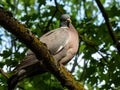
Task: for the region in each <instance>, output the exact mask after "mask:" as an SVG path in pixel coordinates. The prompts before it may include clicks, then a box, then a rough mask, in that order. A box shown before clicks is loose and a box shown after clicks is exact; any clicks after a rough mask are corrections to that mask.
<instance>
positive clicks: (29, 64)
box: [8, 14, 79, 90]
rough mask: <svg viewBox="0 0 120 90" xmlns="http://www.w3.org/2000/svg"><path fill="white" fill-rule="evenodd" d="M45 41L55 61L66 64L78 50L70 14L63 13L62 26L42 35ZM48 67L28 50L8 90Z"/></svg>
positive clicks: (77, 41) (16, 69) (10, 81)
mask: <svg viewBox="0 0 120 90" xmlns="http://www.w3.org/2000/svg"><path fill="white" fill-rule="evenodd" d="M40 41H41V42H42V43H45V44H46V45H47V47H48V50H49V51H50V53H51V55H53V58H54V60H55V63H60V64H63V65H65V64H66V63H67V62H69V61H70V60H71V59H72V58H73V56H74V55H75V54H76V53H77V50H78V46H79V45H78V44H79V39H78V33H77V31H76V29H75V28H74V27H73V25H72V24H71V19H70V16H69V15H67V14H63V15H62V16H61V17H60V28H57V29H55V30H51V31H49V32H48V33H46V34H44V35H43V36H42V37H40ZM46 70H47V69H46V68H45V67H44V66H42V65H40V61H39V60H37V58H36V56H35V55H34V53H33V52H32V51H31V50H28V51H27V55H26V56H25V58H24V60H23V61H22V62H21V63H20V64H19V65H18V66H17V67H16V68H15V70H14V71H15V74H14V75H13V76H12V77H11V78H10V79H9V80H8V90H12V88H14V87H15V85H16V84H17V82H18V81H20V80H22V79H23V78H25V77H28V76H32V75H35V74H40V73H43V72H46Z"/></svg>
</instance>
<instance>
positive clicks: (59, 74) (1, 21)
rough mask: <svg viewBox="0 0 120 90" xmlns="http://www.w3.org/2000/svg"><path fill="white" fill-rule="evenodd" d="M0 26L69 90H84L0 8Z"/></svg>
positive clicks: (26, 30) (29, 34) (41, 46)
mask: <svg viewBox="0 0 120 90" xmlns="http://www.w3.org/2000/svg"><path fill="white" fill-rule="evenodd" d="M0 25H1V26H2V27H4V28H5V29H6V30H7V31H9V32H10V33H12V34H13V35H15V36H16V37H17V38H18V39H19V40H20V41H21V42H22V43H24V44H25V45H26V46H27V47H28V48H30V49H31V50H32V51H33V52H34V53H35V55H36V57H37V58H38V59H39V60H43V61H42V62H43V64H44V65H45V66H46V68H47V69H48V70H49V71H50V72H51V73H52V74H53V75H54V76H55V77H56V78H57V79H58V80H59V81H60V82H61V84H62V85H63V86H65V87H67V88H68V89H69V90H84V88H83V86H82V85H81V84H80V83H79V82H77V81H75V80H74V78H73V77H72V75H71V73H69V72H67V70H66V69H65V68H64V66H62V65H59V66H56V65H55V63H54V59H53V57H52V56H51V55H50V53H49V51H48V49H47V47H46V46H45V45H44V44H42V43H41V42H40V41H39V40H38V39H37V38H36V37H35V36H34V35H32V34H31V33H30V32H29V31H28V29H27V28H26V27H25V26H24V25H22V24H21V23H19V22H18V21H17V20H15V19H14V18H13V17H12V16H11V15H10V14H9V13H8V12H7V11H5V10H4V9H3V8H2V7H0Z"/></svg>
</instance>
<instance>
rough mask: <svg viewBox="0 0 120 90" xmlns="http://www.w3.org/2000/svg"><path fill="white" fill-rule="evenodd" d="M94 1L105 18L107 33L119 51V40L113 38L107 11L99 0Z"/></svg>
mask: <svg viewBox="0 0 120 90" xmlns="http://www.w3.org/2000/svg"><path fill="white" fill-rule="evenodd" d="M95 1H96V3H97V5H98V7H99V9H100V10H101V12H102V15H103V17H104V19H105V22H106V25H107V28H108V31H109V34H110V36H111V38H112V40H113V43H114V44H115V46H116V48H117V50H118V52H119V53H120V43H119V42H118V41H117V39H116V38H115V35H114V33H113V30H112V25H111V23H110V21H109V17H108V15H107V13H106V11H105V9H104V7H103V5H102V4H101V2H100V0H95Z"/></svg>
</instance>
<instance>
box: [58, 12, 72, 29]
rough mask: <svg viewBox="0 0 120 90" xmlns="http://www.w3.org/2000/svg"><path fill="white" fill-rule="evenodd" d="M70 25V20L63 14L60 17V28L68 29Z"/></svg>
mask: <svg viewBox="0 0 120 90" xmlns="http://www.w3.org/2000/svg"><path fill="white" fill-rule="evenodd" d="M70 23H71V19H70V16H69V15H68V14H63V15H62V16H61V17H60V27H69V26H70Z"/></svg>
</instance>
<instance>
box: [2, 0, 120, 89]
mask: <svg viewBox="0 0 120 90" xmlns="http://www.w3.org/2000/svg"><path fill="white" fill-rule="evenodd" d="M0 6H2V7H3V8H4V9H6V10H7V11H9V12H8V14H9V15H13V17H14V18H16V19H17V20H18V21H20V22H21V23H23V24H24V25H25V26H26V28H29V30H30V31H31V32H32V33H33V34H35V35H36V36H37V37H40V36H41V35H43V34H44V33H46V32H48V31H49V30H52V29H55V28H58V27H59V17H60V16H61V14H63V13H68V14H69V15H70V16H71V20H72V23H73V25H74V27H75V28H76V29H77V31H78V33H79V39H80V43H79V44H80V46H79V51H78V53H77V55H76V56H75V57H74V58H73V60H72V61H71V62H70V63H68V65H67V66H66V68H67V69H68V70H69V71H70V72H71V73H72V74H73V75H74V77H75V79H76V80H77V81H79V82H80V83H82V84H83V85H84V87H85V88H86V89H88V90H101V89H106V90H107V89H110V90H113V89H119V88H120V82H119V79H120V74H119V73H120V65H119V63H120V61H119V60H120V55H119V54H120V41H119V39H120V31H119V28H120V23H119V21H120V17H119V15H120V14H119V13H120V1H118V0H110V1H107V0H1V2H0ZM11 13H12V14H11ZM0 37H1V38H0V71H1V73H0V90H5V89H6V86H7V77H9V76H10V75H12V70H13V68H14V67H15V66H16V65H18V64H19V63H20V61H21V60H22V59H23V57H24V56H25V52H26V50H27V48H26V46H25V45H24V44H23V43H20V42H19V41H18V40H17V39H16V37H15V36H14V35H12V34H11V33H9V32H7V31H6V30H5V29H4V28H2V26H1V27H0ZM18 88H21V89H23V90H28V89H30V90H49V89H51V90H67V89H66V88H63V87H62V86H61V84H60V82H59V81H58V80H57V79H56V78H55V77H54V76H53V75H52V74H50V73H45V74H42V75H37V76H34V77H31V78H26V79H24V80H23V81H21V82H20V83H19V85H18Z"/></svg>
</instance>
